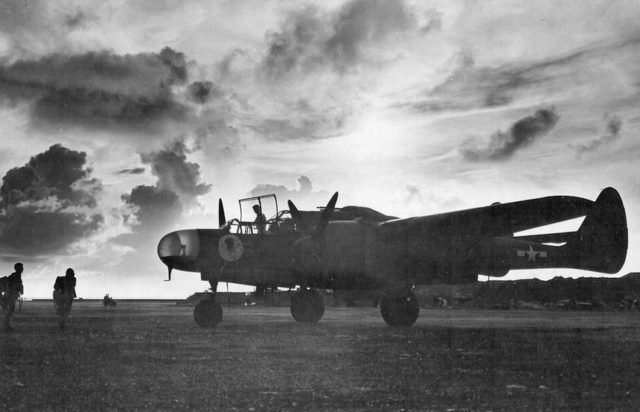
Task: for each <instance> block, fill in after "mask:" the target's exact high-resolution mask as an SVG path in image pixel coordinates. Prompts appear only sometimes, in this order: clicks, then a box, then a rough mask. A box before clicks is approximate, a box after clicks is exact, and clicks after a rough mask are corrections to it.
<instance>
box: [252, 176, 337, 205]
mask: <svg viewBox="0 0 640 412" xmlns="http://www.w3.org/2000/svg"><path fill="white" fill-rule="evenodd" d="M272 193H273V194H275V195H276V197H277V198H278V199H279V200H280V202H286V201H287V200H292V201H294V202H298V201H301V202H303V203H301V204H303V205H307V206H305V207H309V206H312V207H313V206H319V205H324V204H325V203H326V202H327V201H328V200H329V198H330V194H329V193H328V192H326V191H324V190H320V191H314V190H313V185H312V184H311V179H309V178H308V177H307V176H304V175H301V176H300V177H299V178H298V188H297V189H289V188H288V187H286V186H284V185H274V184H259V185H257V186H256V187H254V188H253V189H251V192H250V193H249V194H250V196H260V195H266V194H272Z"/></svg>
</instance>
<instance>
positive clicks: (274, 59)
mask: <svg viewBox="0 0 640 412" xmlns="http://www.w3.org/2000/svg"><path fill="white" fill-rule="evenodd" d="M415 27H417V23H416V20H415V17H414V16H413V14H412V13H411V12H410V11H409V10H408V8H407V7H406V6H405V5H404V3H403V2H402V1H385V0H374V1H368V0H353V1H350V2H348V3H346V4H345V5H344V6H342V8H341V9H340V10H338V11H337V12H334V13H322V12H320V11H319V10H318V9H316V8H314V7H310V6H308V7H305V8H304V9H302V10H299V11H296V12H293V13H291V14H290V15H289V16H288V18H287V19H286V20H285V22H284V24H283V26H282V28H281V30H280V31H277V32H271V33H269V34H268V35H267V42H268V51H267V54H266V56H265V58H264V60H263V69H264V70H265V72H266V73H267V74H269V75H270V76H273V77H279V76H283V75H286V74H288V73H291V72H308V71H310V70H314V69H317V68H319V67H323V66H324V67H327V66H328V67H330V68H332V69H334V70H337V71H340V72H342V71H345V70H348V69H349V68H350V67H353V66H355V65H357V64H359V63H361V62H362V61H363V60H364V59H366V51H367V49H368V47H369V46H374V47H375V46H377V45H379V43H380V42H383V41H385V40H386V39H388V38H389V37H390V36H391V35H393V34H394V33H398V32H402V31H404V30H406V29H408V28H415Z"/></svg>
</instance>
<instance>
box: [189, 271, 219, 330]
mask: <svg viewBox="0 0 640 412" xmlns="http://www.w3.org/2000/svg"><path fill="white" fill-rule="evenodd" d="M217 287H218V282H211V294H210V296H209V297H208V298H205V299H203V300H201V301H200V302H198V304H197V305H196V308H195V309H194V310H193V319H194V320H195V321H196V324H197V325H198V326H200V327H203V328H214V327H215V326H216V325H217V324H218V323H219V322H222V306H220V304H219V303H218V302H216V289H217Z"/></svg>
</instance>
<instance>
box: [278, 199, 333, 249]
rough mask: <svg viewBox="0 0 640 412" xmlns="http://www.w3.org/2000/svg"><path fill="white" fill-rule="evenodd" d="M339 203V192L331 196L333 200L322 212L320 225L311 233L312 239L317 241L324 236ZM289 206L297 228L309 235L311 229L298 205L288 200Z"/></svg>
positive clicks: (317, 224)
mask: <svg viewBox="0 0 640 412" xmlns="http://www.w3.org/2000/svg"><path fill="white" fill-rule="evenodd" d="M337 201H338V192H335V193H334V194H333V196H331V199H330V200H329V203H327V206H325V208H324V209H323V210H322V214H321V215H320V219H319V220H318V223H316V227H315V228H313V231H312V232H311V238H312V239H313V240H317V239H318V238H319V237H320V236H322V233H323V232H324V230H325V229H326V228H327V225H328V224H329V220H331V216H333V211H334V210H335V208H336V202H337ZM287 204H288V205H289V213H291V217H292V218H293V221H294V223H295V224H296V226H297V227H298V228H299V229H300V231H302V232H305V233H308V232H309V227H308V226H307V224H306V222H305V221H304V219H303V218H302V214H301V213H300V211H299V210H298V208H297V207H296V205H294V204H293V202H292V201H291V200H287Z"/></svg>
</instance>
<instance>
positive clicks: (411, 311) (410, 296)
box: [380, 292, 420, 326]
mask: <svg viewBox="0 0 640 412" xmlns="http://www.w3.org/2000/svg"><path fill="white" fill-rule="evenodd" d="M380 313H381V314H382V319H384V321H385V322H386V323H387V325H389V326H411V325H413V324H414V323H416V320H417V319H418V314H419V313H420V302H418V297H417V296H416V295H415V294H414V293H413V292H409V293H405V294H402V295H388V294H385V295H384V296H383V297H382V301H381V302H380Z"/></svg>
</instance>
